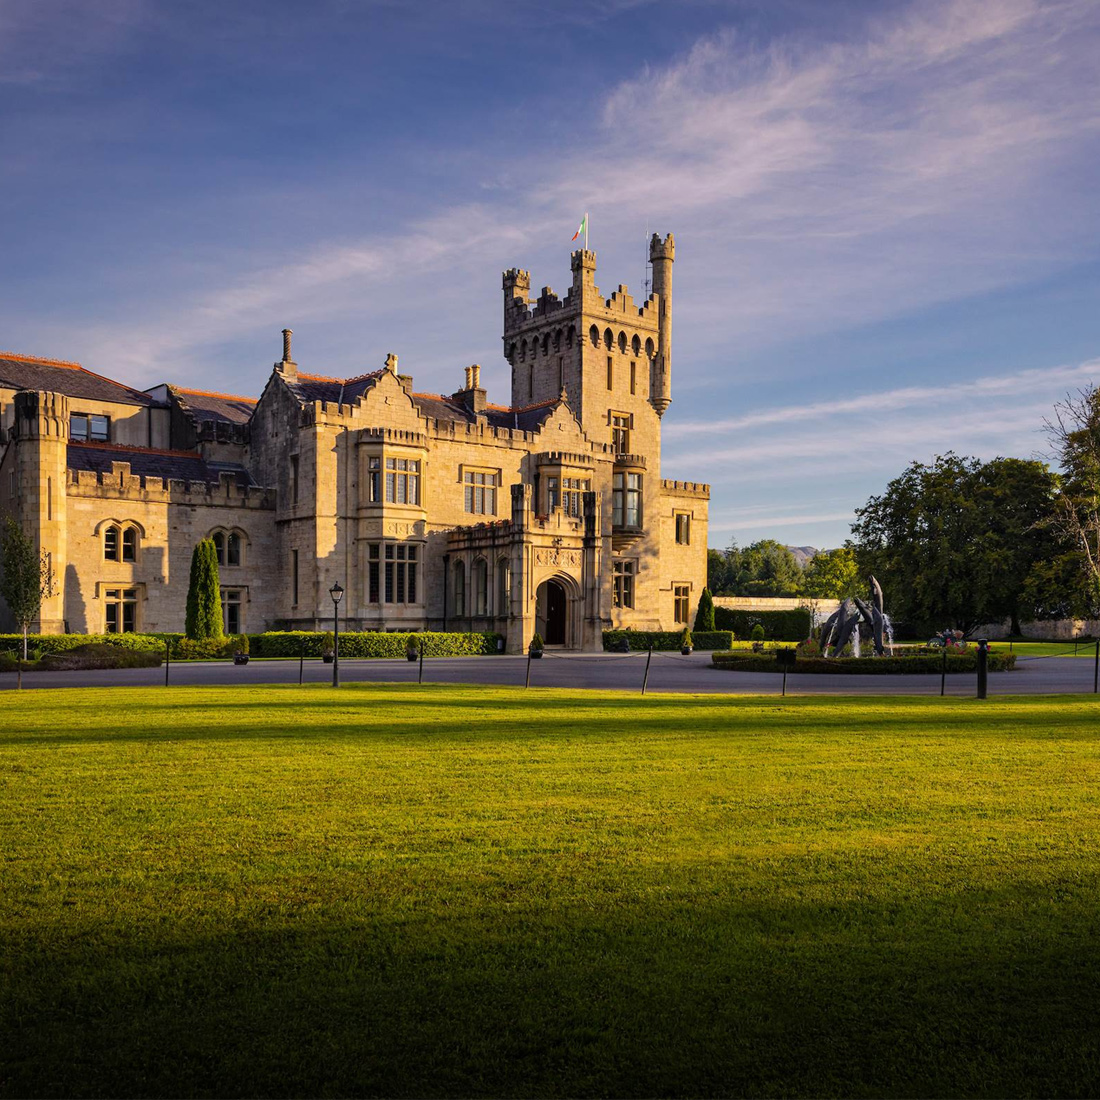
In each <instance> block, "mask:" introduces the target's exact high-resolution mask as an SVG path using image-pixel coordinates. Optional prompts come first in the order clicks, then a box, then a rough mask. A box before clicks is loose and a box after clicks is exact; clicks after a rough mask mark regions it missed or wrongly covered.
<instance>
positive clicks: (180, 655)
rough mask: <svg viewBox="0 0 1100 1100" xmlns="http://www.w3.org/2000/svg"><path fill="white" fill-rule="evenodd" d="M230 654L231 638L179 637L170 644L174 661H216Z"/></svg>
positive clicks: (231, 649)
mask: <svg viewBox="0 0 1100 1100" xmlns="http://www.w3.org/2000/svg"><path fill="white" fill-rule="evenodd" d="M232 656H233V639H232V638H180V640H179V641H178V642H176V643H175V644H174V645H173V646H172V659H173V660H174V661H216V660H218V659H220V658H223V657H232Z"/></svg>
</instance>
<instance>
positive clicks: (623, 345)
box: [619, 332, 626, 355]
mask: <svg viewBox="0 0 1100 1100" xmlns="http://www.w3.org/2000/svg"><path fill="white" fill-rule="evenodd" d="M619 351H621V352H622V353H623V354H624V355H625V354H626V333H625V332H620V333H619Z"/></svg>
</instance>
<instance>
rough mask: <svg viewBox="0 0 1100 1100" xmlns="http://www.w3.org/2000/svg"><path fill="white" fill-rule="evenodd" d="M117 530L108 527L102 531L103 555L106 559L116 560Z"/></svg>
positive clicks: (117, 548) (117, 546)
mask: <svg viewBox="0 0 1100 1100" xmlns="http://www.w3.org/2000/svg"><path fill="white" fill-rule="evenodd" d="M118 550H119V530H118V528H117V527H108V528H107V529H106V530H105V531H104V532H103V557H104V560H106V561H118Z"/></svg>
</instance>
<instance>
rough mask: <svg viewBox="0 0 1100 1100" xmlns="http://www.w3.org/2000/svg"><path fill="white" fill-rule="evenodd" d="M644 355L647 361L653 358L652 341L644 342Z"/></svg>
mask: <svg viewBox="0 0 1100 1100" xmlns="http://www.w3.org/2000/svg"><path fill="white" fill-rule="evenodd" d="M645 353H646V356H647V358H649V359H652V358H653V341H652V340H646V342H645Z"/></svg>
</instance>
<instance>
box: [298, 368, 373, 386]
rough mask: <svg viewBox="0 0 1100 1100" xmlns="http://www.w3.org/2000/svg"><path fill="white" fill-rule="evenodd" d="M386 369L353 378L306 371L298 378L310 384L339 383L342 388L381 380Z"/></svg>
mask: <svg viewBox="0 0 1100 1100" xmlns="http://www.w3.org/2000/svg"><path fill="white" fill-rule="evenodd" d="M383 370H385V367H379V368H378V370H369V371H367V373H366V374H356V375H354V376H352V377H351V378H331V377H329V375H327V374H306V372H305V371H301V370H300V371H299V372H298V377H299V378H305V379H306V380H307V381H309V382H339V383H340V385H342V386H347V385H350V384H351V383H352V382H365V381H366V380H367V379H368V378H380V377H381V376H382V371H383Z"/></svg>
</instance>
